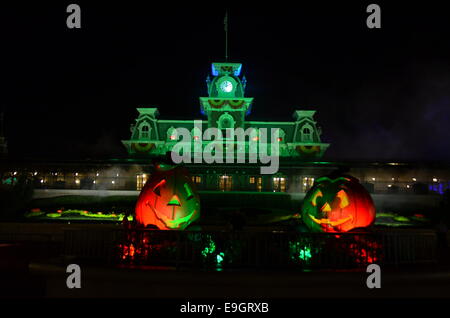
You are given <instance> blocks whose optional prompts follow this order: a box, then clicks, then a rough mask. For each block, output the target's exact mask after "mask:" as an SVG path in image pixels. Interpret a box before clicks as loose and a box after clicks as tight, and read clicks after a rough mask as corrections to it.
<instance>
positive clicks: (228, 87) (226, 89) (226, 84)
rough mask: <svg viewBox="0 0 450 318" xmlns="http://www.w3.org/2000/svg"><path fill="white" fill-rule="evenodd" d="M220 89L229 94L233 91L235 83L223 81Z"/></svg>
mask: <svg viewBox="0 0 450 318" xmlns="http://www.w3.org/2000/svg"><path fill="white" fill-rule="evenodd" d="M220 89H221V90H222V91H223V92H225V93H229V92H231V91H232V90H233V83H231V82H230V81H223V82H222V83H220Z"/></svg>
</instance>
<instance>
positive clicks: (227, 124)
mask: <svg viewBox="0 0 450 318" xmlns="http://www.w3.org/2000/svg"><path fill="white" fill-rule="evenodd" d="M235 123H236V122H235V120H234V118H233V116H231V115H230V114H228V113H225V114H222V115H221V116H220V117H219V120H218V121H217V126H218V127H219V129H220V130H221V131H222V136H223V138H226V137H225V136H227V129H233V128H234V124H235Z"/></svg>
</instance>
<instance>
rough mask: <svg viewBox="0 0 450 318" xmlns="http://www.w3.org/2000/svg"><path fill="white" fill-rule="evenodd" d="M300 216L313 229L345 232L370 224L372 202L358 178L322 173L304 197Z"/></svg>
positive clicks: (316, 230)
mask: <svg viewBox="0 0 450 318" xmlns="http://www.w3.org/2000/svg"><path fill="white" fill-rule="evenodd" d="M302 219H303V221H304V223H305V224H306V226H308V228H309V229H310V230H312V231H314V232H347V231H349V230H351V229H354V228H360V227H367V226H369V225H371V224H372V223H373V222H374V220H375V206H374V204H373V201H372V198H371V197H370V194H369V193H368V192H367V190H366V189H365V188H364V187H363V186H362V185H361V184H360V183H359V182H358V180H357V179H355V178H353V177H350V176H339V177H336V178H331V177H322V178H319V179H317V181H316V183H315V184H314V186H313V187H312V188H311V189H310V190H309V191H308V193H307V194H306V196H305V199H304V200H303V205H302Z"/></svg>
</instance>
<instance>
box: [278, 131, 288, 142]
mask: <svg viewBox="0 0 450 318" xmlns="http://www.w3.org/2000/svg"><path fill="white" fill-rule="evenodd" d="M285 137H286V133H285V132H284V130H283V129H278V139H277V141H278V142H286V140H285Z"/></svg>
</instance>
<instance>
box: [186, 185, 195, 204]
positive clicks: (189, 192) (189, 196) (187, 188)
mask: <svg viewBox="0 0 450 318" xmlns="http://www.w3.org/2000/svg"><path fill="white" fill-rule="evenodd" d="M184 190H186V194H187V199H188V200H190V199H192V198H193V197H194V194H193V193H192V190H191V187H190V186H189V184H187V183H185V184H184Z"/></svg>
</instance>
